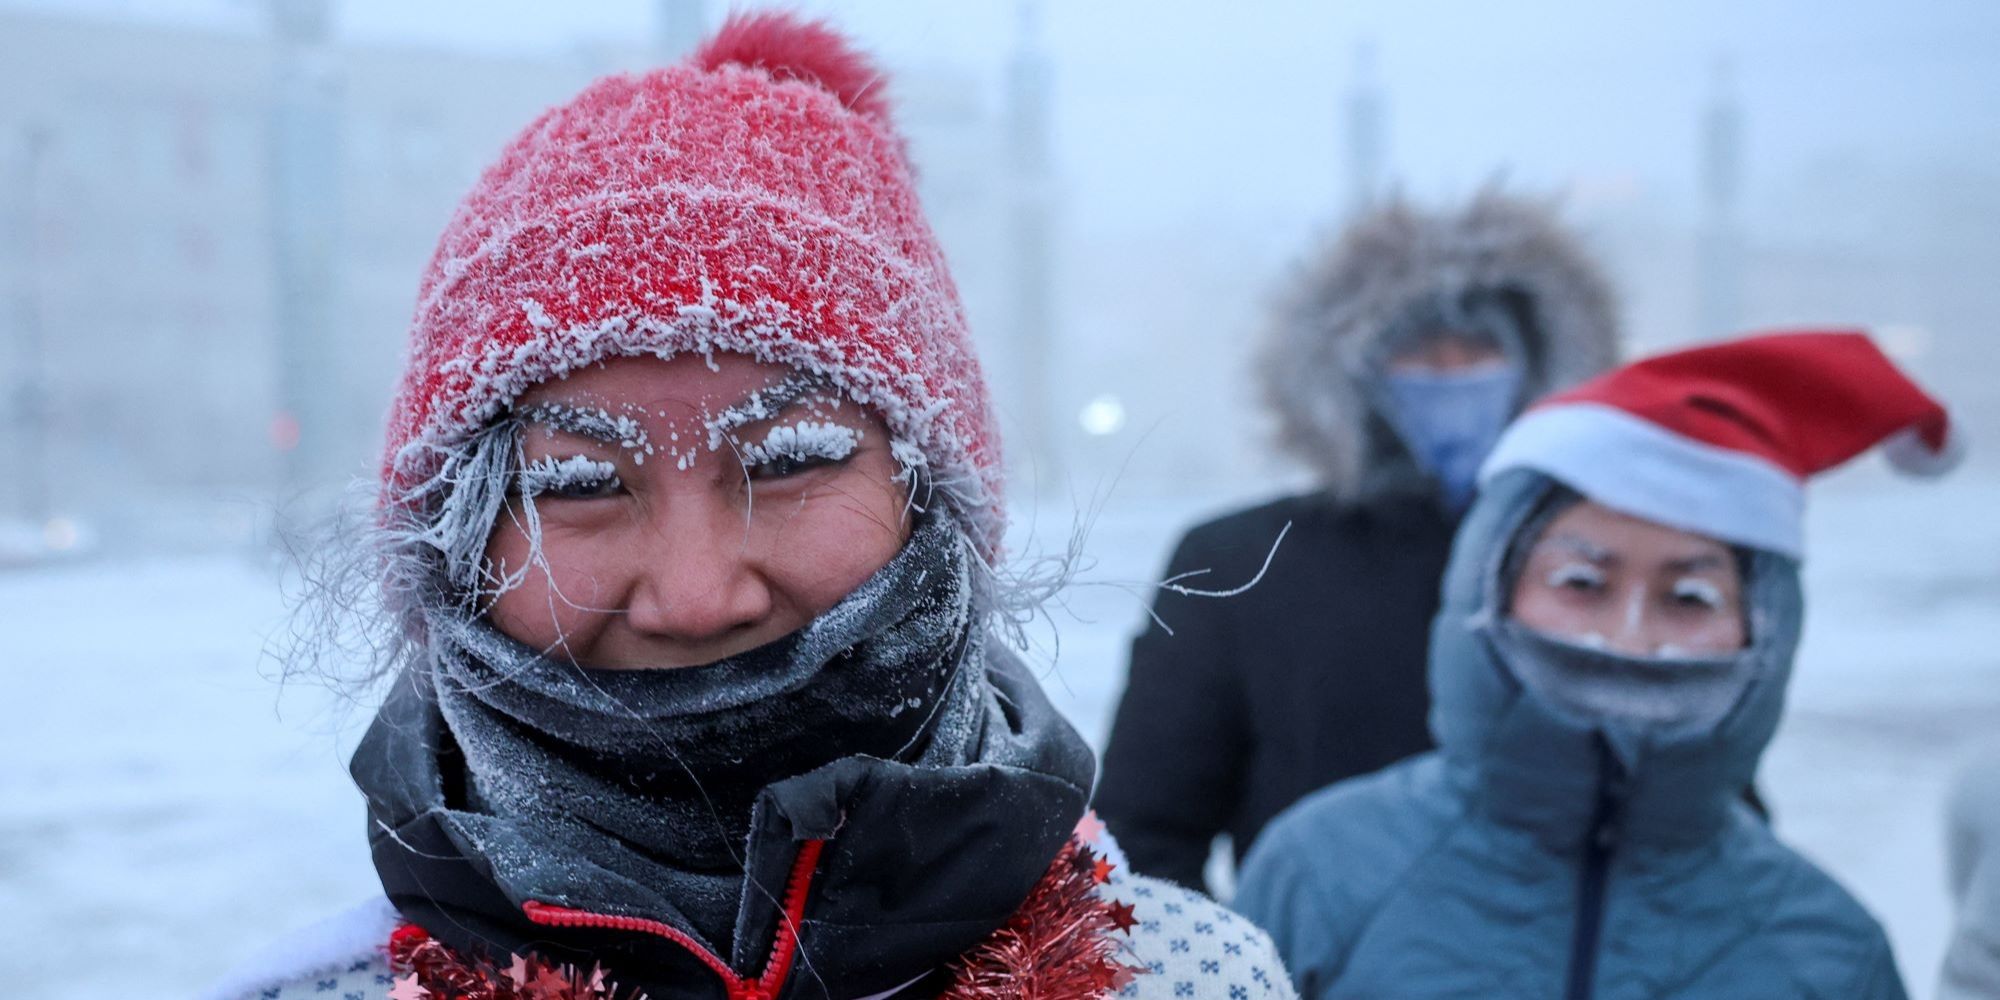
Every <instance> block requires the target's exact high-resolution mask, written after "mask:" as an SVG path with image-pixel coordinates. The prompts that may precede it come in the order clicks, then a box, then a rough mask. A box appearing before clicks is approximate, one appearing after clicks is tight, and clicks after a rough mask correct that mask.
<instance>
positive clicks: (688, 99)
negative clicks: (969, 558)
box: [383, 14, 1002, 554]
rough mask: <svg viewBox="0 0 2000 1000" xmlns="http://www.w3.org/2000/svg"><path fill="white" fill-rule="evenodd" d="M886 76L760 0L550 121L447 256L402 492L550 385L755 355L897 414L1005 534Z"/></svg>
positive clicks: (942, 272)
mask: <svg viewBox="0 0 2000 1000" xmlns="http://www.w3.org/2000/svg"><path fill="white" fill-rule="evenodd" d="M881 85H882V77H881V74H880V73H878V72H877V71H876V70H875V69H874V67H873V66H872V65H871V64H870V62H869V61H868V59H867V58H866V57H864V56H862V55H861V54H859V53H858V52H856V51H855V50H854V49H852V48H851V47H849V45H848V43H847V42H846V41H845V40H844V39H842V38H841V37H840V36H839V35H837V34H835V33H833V32H832V31H831V30H829V29H827V28H826V27H824V26H822V25H819V24H815V23H811V22H806V21H802V20H798V19H796V18H793V17H791V16H789V15H784V14H755V15H737V16H734V17H732V18H731V19H730V20H729V21H728V22H727V23H726V24H725V25H724V26H723V27H722V28H721V30H720V31H719V32H718V33H717V34H716V35H715V37H714V38H712V39H710V40H709V41H708V43H707V44H705V45H704V46H702V47H701V48H700V49H699V50H698V51H697V52H696V53H695V54H694V55H693V56H692V57H690V59H689V60H688V61H687V62H686V63H684V64H681V65H677V66H672V67H668V68H665V69H659V70H654V71H651V72H648V73H644V74H640V75H620V76H612V77H607V78H605V79H602V80H599V81H597V82H595V83H593V84H591V85H590V86H589V87H588V88H586V89H585V90H584V91H583V92H582V93H581V94H579V95H577V97H576V98H575V99H573V100H571V101H570V102H569V103H567V104H564V105H561V106H559V107H556V108H554V109H552V110H550V111H548V112H546V113H544V114H543V115H542V116H541V117H540V118H539V119H537V120H536V121H535V122H534V123H533V124H531V125H529V126H528V127H527V129H526V130H525V131H523V132H522V133H521V134H520V135H519V136H518V137H516V138H515V139H514V140H513V141H512V142H511V143H509V144H508V145H507V147H506V148H505V150H504V151H503V152H502V153H501V155H500V158H499V160H498V162H496V163H495V164H493V166H491V167H490V168H488V169H487V171H486V172H485V174H484V175H483V176H481V177H480V179H479V182H478V183H477V184H476V185H475V186H474V187H473V189H472V192H471V193H470V194H468V195H467V196H466V198H465V200H464V202H463V203H462V204H461V205H460V206H459V208H458V211H457V213H456V214H455V215H454V216H453V217H452V220H451V222H450V223H449V225H447V226H446V228H445V232H444V235H443V237H442V238H441V239H440V240H439V241H438V247H437V251H436V254H435V255H434V256H433V257H432V259H431V263H430V266H429V268H428V269H427V271H426V272H425V274H424V278H423V283H422V286H421V289H420V291H419V294H418V300H417V308H416V315H415V318H414V320H413V322H412V328H411V347H410V356H409V362H408V367H407V369H406V370H405V372H404V375H403V380H402V384H401V387H400V389H399V391H398V394H397V398H396V401H395V403H394V405H393V408H392V410H391V414H390V426H389V433H388V444H387V450H386V454H385V455H384V459H383V480H384V483H385V486H386V487H387V489H386V490H385V493H384V496H385V502H387V503H391V504H395V503H408V502H410V498H412V497H414V496H415V495H417V493H418V492H419V491H421V490H423V489H424V488H425V486H426V484H427V483H429V482H430V481H431V480H432V479H433V477H435V476H436V475H437V473H438V471H439V469H440V468H441V466H442V464H443V461H444V458H443V456H444V455H446V454H448V453H449V452H450V451H451V449H453V448H455V447H458V446H461V445H463V444H464V443H465V442H466V441H468V440H469V439H471V438H472V436H473V435H475V434H476V433H477V432H478V431H479V430H480V428H481V427H482V426H484V425H486V424H487V422H488V421H490V420H492V419H493V418H495V417H496V416H498V415H500V414H501V413H502V412H504V411H505V409H506V408H507V406H508V405H509V403H510V402H511V401H512V400H513V399H515V398H516V397H517V396H519V395H520V394H521V393H522V391H523V390H525V389H527V388H529V387H530V386H532V385H534V384H536V383H538V382H542V381H545V380H548V379H551V378H557V377H561V376H563V375H565V374H567V373H569V372H573V371H576V370H578V369H580V368H583V367H585V366H587V365H590V364H592V363H594V362H597V361H601V360H604V359H607V358H611V357H617V356H624V355H653V356H658V357H663V358H664V357H670V356H674V355H680V354H687V353H694V354H699V355H703V356H707V355H710V354H712V353H714V352H735V353H740V354H745V355H749V356H751V357H754V358H756V359H757V360H759V361H764V362H771V363H777V364H783V365H788V366H791V367H793V368H796V369H799V370H802V371H806V372H810V373H814V374H816V375H818V376H820V377H823V378H825V379H827V380H828V381H830V382H832V383H833V384H834V385H836V386H837V387H839V388H840V389H841V390H842V391H844V392H845V394H846V395H848V396H849V397H851V398H852V399H854V400H855V401H856V402H859V403H862V404H865V405H867V406H870V407H872V408H874V409H875V410H876V411H878V412H879V413H880V414H881V415H882V417H883V418H884V420H885V421H886V423H887V424H888V427H889V430H890V433H891V435H892V436H893V437H894V438H895V439H896V442H897V444H898V448H897V454H898V456H899V457H900V458H901V459H902V460H903V461H904V462H905V464H906V465H921V466H923V470H922V471H923V474H924V476H925V478H926V479H927V481H928V482H929V483H930V484H931V485H932V486H933V487H935V488H936V489H937V491H938V493H939V494H940V495H941V496H942V497H943V498H944V500H945V502H946V503H947V505H948V506H949V507H950V508H952V510H953V512H954V513H955V514H956V515H957V516H958V517H960V518H961V519H962V520H963V522H964V524H965V527H966V530H967V532H968V534H969V535H970V536H971V537H972V538H973V540H974V541H976V542H977V543H979V544H980V545H981V546H982V548H984V549H985V550H986V551H987V552H988V553H989V554H990V553H992V552H993V551H994V550H995V548H996V547H997V544H998V541H999V536H1000V531H1001V528H1002V514H1001V511H1000V494H1001V481H1000V456H999V442H998V440H997V438H996V436H995V431H994V425H993V420H992V418H991V415H990V411H989V409H988V403H987V395H986V388H985V384H984V381H983V379H982V377H981V374H980V369H979V363H978V361H977V359H976V357H975V356H974V353H973V348H972V342H971V338H970V336H969V333H968V331H967V329H966V324H965V318H964V311H963V309H962V308H961V306H960V304H959V298H958V292H957V290H956V288H955V287H954V286H953V284H952V280H951V276H950V274H949V273H948V272H947V270H946V267H945V261H944V255H943V253H942V252H941V251H940V249H939V247H938V244H937V240H936V239H935V237H934V236H933V235H932V233H931V231H930V227H929V226H928V225H927V223H926V222H925V220H924V217H923V213H922V210H921V208H920V206H919V205H918V202H917V195H916V191H915V186H914V180H913V176H912V171H911V167H910V164H909V162H908V159H907V157H906V152H905V146H904V142H903V139H902V137H901V136H900V135H898V134H897V132H896V130H895V128H894V125H893V123H892V121H891V120H890V116H889V110H888V106H887V102H886V101H885V99H884V97H883V94H882V90H881Z"/></svg>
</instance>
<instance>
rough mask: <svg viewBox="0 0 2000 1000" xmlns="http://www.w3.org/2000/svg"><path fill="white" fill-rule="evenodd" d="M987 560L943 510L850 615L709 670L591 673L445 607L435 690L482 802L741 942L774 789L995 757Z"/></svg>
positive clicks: (845, 603)
mask: <svg viewBox="0 0 2000 1000" xmlns="http://www.w3.org/2000/svg"><path fill="white" fill-rule="evenodd" d="M968 570H969V563H968V556H967V555H966V552H965V550H964V548H963V545H962V543H961V541H960V538H959V536H958V534H957V532H956V531H954V530H953V528H952V527H951V524H950V522H949V520H948V519H947V518H944V517H937V516H931V517H926V518H925V519H924V520H923V521H922V522H921V523H920V524H919V525H918V527H917V529H916V531H915V532H914V533H913V534H912V536H911V537H910V540H909V541H908V542H907V543H906V544H905V545H904V547H903V550H902V551H901V552H900V553H899V554H898V555H897V556H896V557H895V558H894V559H893V560H892V561H891V562H890V563H889V565H888V566H886V567H884V568H883V569H882V570H880V571H878V572H877V573H876V574H875V575H874V576H873V577H871V578H870V579H868V580H867V581H866V582H864V583H863V584H862V585H861V586H860V587H859V588H858V589H856V590H855V591H854V592H853V593H852V594H850V595H849V596H848V597H847V598H845V599H844V600H842V601H841V602H840V603H839V604H837V605H835V606H834V607H833V609H831V610H829V611H828V612H826V613H825V614H823V615H820V616H819V617H818V618H815V619H814V620H813V621H812V622H810V623H809V624H807V625H806V626H805V627H804V628H802V629H800V630H799V631H798V632H795V633H793V634H792V635H790V636H787V637H785V638H783V639H780V640H778V641H777V642H774V643H771V644H769V645H767V646H764V647H762V648H759V649H756V650H752V651H750V652H747V653H744V654H742V655H740V656H736V657H732V658H730V659H728V660H724V661H721V662H719V663H714V664H710V665H707V666H701V667H683V668H675V669H662V670H593V669H589V668H586V667H578V666H575V665H573V664H570V663H567V662H563V661H559V660H554V659H550V658H548V657H545V656H542V655H539V654H538V653H537V651H535V650H533V649H530V648H528V647H526V646H523V645H521V644H520V643H518V642H515V641H514V640H512V639H510V638H508V637H507V636H505V635H503V634H501V633H500V632H498V631H496V630H495V629H493V628H492V627H491V626H490V625H488V624H486V623H484V622H482V621H477V620H467V619H465V618H463V617H461V616H458V615H454V614H451V613H449V612H447V611H440V612H438V613H437V614H436V615H435V616H434V617H433V620H432V622H431V627H432V636H433V648H434V649H435V661H434V662H435V669H434V672H433V683H434V685H435V687H436V696H437V700H438V706H439V709H440V711H441V712H442V713H443V715H444V718H445V720H446V722H447V724H448V725H449V727H450V730H451V734H452V736H453V737H454V738H455V740H456V742H457V744H458V747H459V750H460V752H461V753H462V754H463V759H464V762H465V764H464V766H465V770H466V776H465V778H466V780H465V793H464V794H465V796H466V798H467V800H468V801H466V802H465V803H464V804H463V808H464V809H466V810H467V811H469V812H475V813H483V814H487V815H490V816H495V817H501V818H504V819H505V820H506V821H507V822H509V823H512V824H525V825H527V826H531V827H533V828H535V829H536V830H537V831H539V834H540V835H541V836H543V837H545V838H548V839H553V840H556V841H558V842H562V843H565V844H567V845H568V847H569V849H571V850H574V851H575V852H576V853H577V854H578V855H580V856H587V857H589V858H591V859H592V861H593V863H595V864H597V865H599V866H601V867H604V868H607V869H610V870H613V871H616V872H618V873H619V874H621V875H623V876H624V877H626V878H629V879H631V880H632V881H633V882H635V883H637V884H639V885H640V886H643V887H645V888H646V889H648V890H650V891H652V892H653V893H656V894H657V895H658V896H659V897H660V898H662V899H667V900H672V901H673V902H674V905H675V906H676V907H677V908H678V909H679V911H680V912H681V913H682V914H684V915H685V916H686V918H687V919H688V921H689V922H690V923H692V924H693V925H694V927H695V928H696V929H697V930H698V931H699V932H700V933H701V934H702V935H703V936H705V937H708V938H709V940H711V941H724V942H726V941H728V940H729V939H730V929H731V927H732V926H733V922H734V920H735V918H736V909H737V905H738V901H739V897H740V895H741V891H742V879H743V866H742V861H741V858H740V852H741V851H742V850H743V846H744V842H745V838H746V836H747V832H748V829H749V822H750V811H751V805H752V803H753V801H754V800H755V798H756V796H757V794H758V792H760V791H761V790H763V789H764V788H765V787H766V786H767V785H769V784H771V783H772V782H774V781H778V780H781V779H784V778H788V777H792V776H794V775H799V774H804V773H806V772H808V771H810V770H812V769H814V768H816V767H819V766H820V765H823V764H826V763H828V762H831V761H834V760H837V759H840V758H843V757H848V756H853V755H866V756H872V757H878V758H882V759H886V760H895V761H901V762H905V763H912V764H919V765H925V766H939V767H942V766H950V765H954V764H960V763H964V762H965V761H966V760H967V758H968V757H969V756H970V755H971V754H972V753H973V752H975V751H976V749H977V747H978V744H979V738H980V729H981V726H982V720H983V719H984V718H985V715H984V713H983V712H982V710H981V703H980V701H979V693H980V692H981V691H983V690H984V677H983V676H982V675H981V673H980V669H981V668H980V666H979V665H980V663H981V662H982V657H981V656H980V655H979V654H980V649H979V644H980V643H981V641H982V638H981V636H982V633H981V630H979V629H977V628H974V627H973V617H974V616H973V611H972V588H971V583H970V579H971V578H970V573H969V571H968ZM486 848H487V849H490V850H505V849H507V845H506V844H501V843H495V844H493V845H486Z"/></svg>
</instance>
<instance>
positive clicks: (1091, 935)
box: [389, 840, 1139, 1000]
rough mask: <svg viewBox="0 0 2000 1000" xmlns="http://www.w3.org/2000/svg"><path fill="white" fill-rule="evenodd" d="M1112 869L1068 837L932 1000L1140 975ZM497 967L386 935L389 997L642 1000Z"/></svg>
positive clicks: (412, 931) (1078, 997) (522, 962)
mask: <svg viewBox="0 0 2000 1000" xmlns="http://www.w3.org/2000/svg"><path fill="white" fill-rule="evenodd" d="M1111 867H1112V866H1111V864H1110V862H1108V861H1106V860H1105V859H1104V858H1103V857H1102V856H1100V855H1098V854H1096V853H1095V852H1093V851H1091V849H1090V848H1088V847H1085V846H1084V845H1083V844H1082V843H1080V842H1078V841H1076V840H1071V841H1070V842H1069V843H1068V844H1065V845H1064V846H1063V849H1062V852H1061V853H1059V854H1057V855H1056V858H1055V860H1054V861H1053V862H1051V863H1050V864H1049V870H1048V871H1047V872H1046V873H1045V874H1043V876H1042V878H1041V880H1040V881H1039V882H1036V883H1035V888H1034V890H1033V891H1032V892H1030V893H1029V894H1028V898H1027V899H1026V900H1025V901H1023V902H1022V903H1021V908H1020V909H1019V910H1017V911H1015V913H1014V916H1013V917H1012V918H1011V919H1009V920H1008V921H1007V924H1006V926H1004V927H1002V928H1000V929H999V930H997V931H995V932H993V934H992V936H990V937H988V938H987V939H986V940H985V941H983V942H981V943H980V944H979V945H978V946H977V947H975V948H973V949H972V950H971V951H968V952H966V953H965V954H963V955H961V956H959V957H958V958H957V959H956V960H955V961H953V962H952V963H951V965H950V966H949V970H950V972H951V976H952V980H951V985H950V987H949V988H947V989H946V990H945V991H944V993H943V994H941V995H940V997H939V1000H1096V998H1099V997H1103V996H1106V995H1108V994H1110V993H1111V992H1113V991H1115V990H1117V989H1119V988H1121V987H1123V986H1124V985H1125V984H1126V983H1128V982H1130V981H1131V980H1132V977H1133V976H1134V975H1136V974H1137V973H1138V971H1139V970H1137V969H1135V968H1133V967H1132V966H1129V965H1125V964H1124V963H1122V962H1119V961H1118V960H1117V955H1118V952H1119V951H1120V946H1119V944H1118V942H1117V941H1116V940H1114V939H1113V938H1112V936H1111V935H1112V934H1113V932H1124V933H1130V931H1131V929H1132V926H1133V923H1134V920H1133V917H1132V906H1131V904H1129V903H1114V902H1111V901H1109V900H1106V899H1104V898H1102V897H1101V896H1099V895H1098V893H1097V887H1098V886H1100V885H1103V884H1104V883H1105V882H1107V881H1109V880H1110V878H1111ZM512 958H513V960H512V962H511V964H510V965H509V966H508V967H507V968H506V969H501V968H499V967H497V966H495V965H493V964H492V963H490V962H484V961H477V960H471V959H467V958H464V957H462V956H460V955H459V954H458V953H457V952H455V951H453V950H451V949H450V948H448V947H446V946H445V944H444V942H442V941H439V940H437V939H435V938H433V937H431V936H430V935H429V934H427V933H425V932H424V930H423V928H421V927H418V926H416V925H415V924H404V925H403V926H401V927H398V928H397V929H396V931H395V933H393V934H391V935H390V936H389V966H390V969H391V970H392V971H394V972H395V973H396V982H395V985H394V987H393V988H391V989H390V991H389V997H390V1000H645V997H644V994H642V993H640V992H638V991H636V990H621V989H619V988H618V987H617V986H615V985H613V984H612V983H611V982H609V981H608V980H607V979H606V977H605V974H604V969H603V968H602V967H592V968H591V970H590V971H589V972H588V973H585V972H583V971H581V970H578V969H576V968H574V967H572V966H567V965H556V964H553V963H550V962H547V961H544V960H542V959H540V958H537V957H535V956H532V955H530V956H522V955H515V956H513V957H512Z"/></svg>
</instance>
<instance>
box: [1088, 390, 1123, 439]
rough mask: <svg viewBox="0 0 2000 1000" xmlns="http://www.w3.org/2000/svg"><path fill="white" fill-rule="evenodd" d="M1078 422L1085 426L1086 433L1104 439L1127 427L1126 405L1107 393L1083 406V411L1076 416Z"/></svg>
mask: <svg viewBox="0 0 2000 1000" xmlns="http://www.w3.org/2000/svg"><path fill="white" fill-rule="evenodd" d="M1076 422H1077V423H1079V424H1082V425H1083V430H1084V433H1086V434H1094V435H1096V436H1098V437H1103V436H1105V435H1107V434H1116V433H1118V431H1119V429H1120V428H1122V427H1124V426H1125V404H1124V403H1122V402H1120V401H1119V399H1118V397H1117V396H1114V395H1112V394H1110V393H1105V394H1104V395H1102V396H1099V397H1097V398H1096V399H1093V400H1091V401H1090V402H1088V403H1085V404H1084V405H1083V411H1082V412H1080V413H1078V414H1077V415H1076Z"/></svg>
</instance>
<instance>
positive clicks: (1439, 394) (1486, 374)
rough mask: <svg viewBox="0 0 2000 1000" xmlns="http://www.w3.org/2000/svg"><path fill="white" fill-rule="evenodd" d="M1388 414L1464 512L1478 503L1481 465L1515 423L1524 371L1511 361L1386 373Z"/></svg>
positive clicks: (1454, 508)
mask: <svg viewBox="0 0 2000 1000" xmlns="http://www.w3.org/2000/svg"><path fill="white" fill-rule="evenodd" d="M1381 390H1382V416H1383V418H1384V419H1386V420H1388V422H1389V425H1390V426H1391V427H1393V428H1395V430H1396V433H1397V435H1398V436H1400V437H1401V438H1402V439H1403V445H1404V447H1406V448H1408V449H1409V450H1410V455H1411V457H1413V458H1415V459H1416V461H1417V465H1418V467H1420V468H1422V469H1423V470H1424V471H1425V472H1428V473H1430V474H1431V476H1432V477H1434V478H1436V479H1437V481H1438V485H1439V487H1440V488H1441V489H1442V491H1443V493H1444V501H1445V504H1446V506H1448V507H1449V508H1450V509H1451V510H1452V512H1454V513H1458V512H1462V511H1464V510H1465V508H1466V507H1467V506H1468V505H1470V504H1471V503H1472V492H1473V488H1474V486H1475V485H1476V483H1477V479H1478V476H1479V464H1480V463H1481V462H1484V461H1485V460H1486V455H1487V453H1488V452H1490V451H1492V450H1493V445H1494V443H1495V442H1496V441H1498V440H1499V439H1500V431H1501V430H1502V429H1504V428H1505V427H1506V426H1507V421H1509V420H1511V419H1513V416H1514V404H1515V402H1516V399H1517V397H1518V396H1519V395H1520V392H1521V369H1520V366H1519V365H1515V364H1512V363H1507V362H1499V363H1494V364H1486V365H1479V366H1477V367H1475V368H1467V369H1463V370H1459V371H1446V372H1440V371H1405V372H1386V373H1384V374H1383V375H1382V376H1381Z"/></svg>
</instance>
